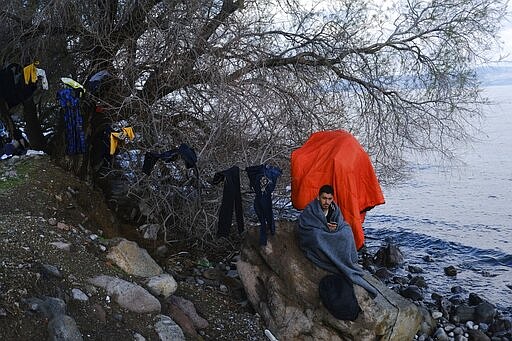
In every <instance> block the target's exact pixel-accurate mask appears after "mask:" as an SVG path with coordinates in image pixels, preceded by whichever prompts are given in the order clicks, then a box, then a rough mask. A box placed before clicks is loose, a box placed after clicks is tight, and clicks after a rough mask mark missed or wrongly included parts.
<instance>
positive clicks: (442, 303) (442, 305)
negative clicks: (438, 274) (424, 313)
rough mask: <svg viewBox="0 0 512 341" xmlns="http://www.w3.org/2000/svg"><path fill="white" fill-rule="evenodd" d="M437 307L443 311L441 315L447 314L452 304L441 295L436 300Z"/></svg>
mask: <svg viewBox="0 0 512 341" xmlns="http://www.w3.org/2000/svg"><path fill="white" fill-rule="evenodd" d="M437 307H438V309H439V310H440V311H441V312H442V313H443V316H449V315H450V311H451V309H452V307H453V304H452V302H450V301H449V300H447V299H446V298H444V297H443V298H441V299H440V300H439V301H438V302H437Z"/></svg>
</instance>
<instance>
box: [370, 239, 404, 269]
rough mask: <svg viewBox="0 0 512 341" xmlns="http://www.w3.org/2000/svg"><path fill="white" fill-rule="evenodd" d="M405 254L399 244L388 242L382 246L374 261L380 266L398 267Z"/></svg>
mask: <svg viewBox="0 0 512 341" xmlns="http://www.w3.org/2000/svg"><path fill="white" fill-rule="evenodd" d="M403 261H404V256H403V254H402V252H401V251H400V249H399V248H398V246H396V245H395V244H392V243H388V244H387V245H386V246H383V247H381V248H380V249H379V250H378V251H377V253H376V254H375V256H373V262H374V263H375V264H376V265H378V266H385V267H388V268H392V267H396V266H398V265H400V264H402V263H403Z"/></svg>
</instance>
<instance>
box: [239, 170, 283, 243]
mask: <svg viewBox="0 0 512 341" xmlns="http://www.w3.org/2000/svg"><path fill="white" fill-rule="evenodd" d="M245 171H246V172H247V175H248V177H249V183H250V186H251V188H252V189H253V190H254V193H255V194H256V196H255V198H254V210H255V211H256V215H257V216H258V220H259V221H260V245H267V232H268V231H270V234H271V235H274V234H275V232H276V228H275V223H274V214H273V212H272V192H273V191H274V188H275V187H276V184H277V179H278V178H279V177H280V176H281V174H282V173H283V172H282V171H281V169H279V168H277V167H273V166H270V165H258V166H250V167H247V168H245Z"/></svg>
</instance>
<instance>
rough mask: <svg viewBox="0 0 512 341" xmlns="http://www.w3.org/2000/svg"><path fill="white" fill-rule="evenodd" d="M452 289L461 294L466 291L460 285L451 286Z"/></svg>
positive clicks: (453, 291)
mask: <svg viewBox="0 0 512 341" xmlns="http://www.w3.org/2000/svg"><path fill="white" fill-rule="evenodd" d="M450 291H451V292H452V293H454V294H461V293H463V292H465V290H464V289H463V288H462V287H461V286H460V285H456V286H454V287H451V289H450Z"/></svg>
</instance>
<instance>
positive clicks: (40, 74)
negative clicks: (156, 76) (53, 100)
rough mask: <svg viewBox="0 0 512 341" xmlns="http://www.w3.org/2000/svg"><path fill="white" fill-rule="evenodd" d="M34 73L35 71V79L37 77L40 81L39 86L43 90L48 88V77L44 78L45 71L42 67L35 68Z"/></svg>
mask: <svg viewBox="0 0 512 341" xmlns="http://www.w3.org/2000/svg"><path fill="white" fill-rule="evenodd" d="M36 73H37V79H39V80H40V81H41V88H42V89H43V90H48V89H49V87H48V78H46V71H44V70H43V69H36Z"/></svg>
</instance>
